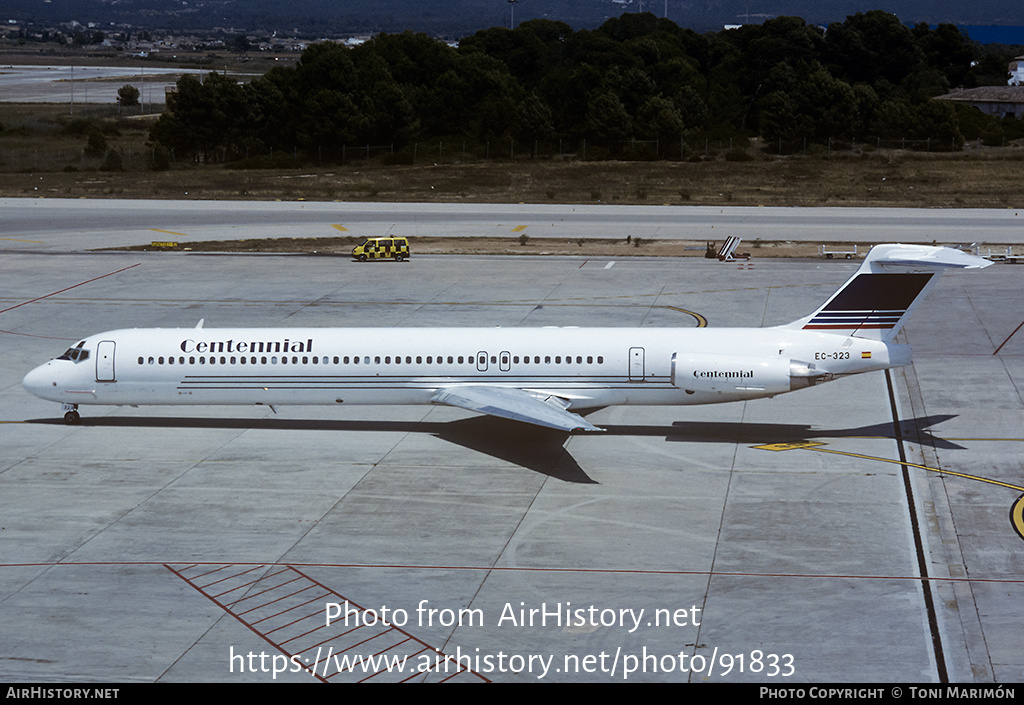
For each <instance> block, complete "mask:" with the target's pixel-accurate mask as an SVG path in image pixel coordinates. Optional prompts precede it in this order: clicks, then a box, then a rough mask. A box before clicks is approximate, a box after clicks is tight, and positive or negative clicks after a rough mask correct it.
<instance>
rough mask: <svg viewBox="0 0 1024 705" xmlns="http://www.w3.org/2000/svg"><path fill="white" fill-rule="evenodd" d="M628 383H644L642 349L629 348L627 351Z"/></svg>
mask: <svg viewBox="0 0 1024 705" xmlns="http://www.w3.org/2000/svg"><path fill="white" fill-rule="evenodd" d="M629 381H630V382H643V381H644V349H643V348H630V349H629Z"/></svg>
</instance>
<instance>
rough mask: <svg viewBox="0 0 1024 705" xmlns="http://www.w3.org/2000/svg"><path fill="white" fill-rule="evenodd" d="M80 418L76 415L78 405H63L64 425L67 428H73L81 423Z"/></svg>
mask: <svg viewBox="0 0 1024 705" xmlns="http://www.w3.org/2000/svg"><path fill="white" fill-rule="evenodd" d="M81 420H82V417H81V416H80V415H79V414H78V404H65V405H64V423H66V424H67V425H68V426H74V425H75V424H77V423H79V422H81Z"/></svg>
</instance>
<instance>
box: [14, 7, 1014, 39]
mask: <svg viewBox="0 0 1024 705" xmlns="http://www.w3.org/2000/svg"><path fill="white" fill-rule="evenodd" d="M877 9H881V10H886V11H888V12H893V13H895V14H897V15H898V16H899V18H900V19H901V20H902V21H903V22H904V23H907V24H916V23H920V22H924V23H927V24H932V25H935V24H939V23H950V24H956V25H1009V26H1013V25H1024V3H1021V2H1019V0H987V1H986V2H979V3H963V2H954V1H953V0H867V1H865V0H835V1H833V2H828V3H822V2H821V1H820V0H668V2H667V3H666V1H665V0H646V1H644V2H641V1H640V0H520V1H519V2H516V3H515V4H514V5H513V4H512V3H510V2H509V1H508V0H446V2H444V3H425V2H422V0H375V1H374V2H372V3H367V2H356V1H355V0H334V1H333V2H323V1H322V0H291V1H290V2H288V3H280V2H275V1H273V0H119V1H118V2H109V0H50V1H47V2H43V1H42V0H5V2H4V11H3V12H4V14H3V17H2V18H0V19H2V20H5V21H11V20H14V21H17V22H25V21H31V22H44V23H60V22H67V21H70V20H77V21H78V22H80V23H82V24H86V23H88V22H95V23H97V24H98V25H100V26H102V25H109V24H111V23H115V24H129V25H132V26H135V27H140V28H146V29H158V28H163V29H171V30H177V31H187V30H193V31H194V30H206V31H209V30H214V29H215V28H225V29H231V30H234V31H239V30H247V31H250V32H254V31H281V32H289V33H296V34H303V35H307V36H331V35H334V36H337V35H344V34H361V33H369V32H382V31H383V32H399V31H403V30H406V29H411V30H414V31H420V32H426V33H428V34H432V35H434V36H449V37H462V36H467V35H469V34H472V33H474V32H476V31H477V30H479V29H485V28H489V27H501V26H505V27H507V26H509V24H510V23H511V21H512V17H513V15H514V17H515V23H516V24H517V25H518V24H519V23H520V22H522V21H525V20H528V19H536V18H546V19H553V20H559V21H562V22H566V23H568V24H569V25H570V26H572V27H574V28H577V29H582V28H591V27H597V26H599V25H600V24H601V23H603V22H604V21H605V20H606V19H608V18H610V17H618V16H619V15H621V14H622V13H624V12H640V11H641V10H643V11H647V12H652V13H654V14H656V15H657V16H659V17H661V16H665V15H666V12H667V16H668V18H669V19H670V20H672V21H673V22H675V23H676V24H678V25H680V26H682V27H688V28H691V29H696V30H698V31H705V30H718V29H721V28H722V26H723V25H727V24H740V23H743V22H753V23H755V24H760V23H761V22H763V21H764V20H766V19H769V18H771V17H776V16H780V15H789V16H796V17H802V18H804V19H805V20H807V21H808V22H810V23H814V24H827V23H830V22H836V21H842V20H843V19H845V18H846V16H847V15H852V14H855V13H857V12H866V11H869V10H877Z"/></svg>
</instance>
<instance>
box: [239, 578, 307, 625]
mask: <svg viewBox="0 0 1024 705" xmlns="http://www.w3.org/2000/svg"><path fill="white" fill-rule="evenodd" d="M289 582H290V581H289ZM315 587H316V585H307V586H306V587H304V588H302V589H301V590H296V591H295V592H290V593H288V594H287V595H282V596H281V597H279V598H277V599H276V600H271V601H270V602H264V603H263V604H262V605H257V606H256V607H251V608H249V609H247V610H246V611H245V612H241V613H240V614H249V613H250V612H253V611H254V610H258V609H262V608H264V607H269V606H270V605H272V604H274V603H275V602H280V601H281V600H287V599H288V598H289V597H295V596H296V595H299V594H302V593H304V592H306V590H312V589H313V588H315ZM239 602H241V600H239ZM293 609H295V608H294V607H289V608H288V609H287V610H281V611H280V612H278V613H277V614H284V613H285V612H288V611H289V610H293ZM277 614H272V615H270V616H271V617H276V616H277ZM269 618H270V617H264V618H263V619H260V620H258V621H259V622H262V621H263V620H264V619H269ZM253 624H257V622H253Z"/></svg>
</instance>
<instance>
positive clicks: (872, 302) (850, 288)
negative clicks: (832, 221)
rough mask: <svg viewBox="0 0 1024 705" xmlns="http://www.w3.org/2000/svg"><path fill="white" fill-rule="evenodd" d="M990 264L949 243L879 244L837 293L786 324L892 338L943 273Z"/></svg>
mask: <svg viewBox="0 0 1024 705" xmlns="http://www.w3.org/2000/svg"><path fill="white" fill-rule="evenodd" d="M990 264H992V263H991V262H989V261H988V260H986V259H984V258H982V257H976V256H974V255H971V254H968V253H966V252H963V251H961V250H954V249H952V248H949V247H932V246H929V245H898V244H896V245H876V246H875V247H873V248H871V251H870V252H869V253H868V255H867V257H865V258H864V262H863V264H861V266H860V268H859V269H858V270H857V272H856V273H855V274H854V275H853V277H851V278H850V280H849V281H847V282H846V284H844V285H843V287H842V288H841V289H839V291H837V292H836V293H835V294H833V295H832V298H830V299H829V300H828V301H826V302H825V303H824V304H823V305H822V306H821V308H819V309H818V310H817V311H815V312H814V313H812V314H811V315H810V316H807V317H805V318H801V319H800V320H798V321H794V322H793V323H790V324H789V325H788V326H786V327H787V328H798V329H801V330H816V331H822V332H825V333H835V334H837V335H848V336H854V337H857V338H868V339H873V340H883V341H890V340H892V339H893V338H894V337H895V336H896V333H898V332H899V330H900V329H901V328H902V327H903V324H904V323H905V322H906V319H907V316H908V315H909V313H910V311H911V310H913V308H914V307H915V306H916V305H917V304H919V303H920V302H921V300H922V299H924V297H925V295H926V294H927V293H928V291H929V290H931V288H932V287H933V286H934V285H935V283H936V282H937V281H938V278H939V276H940V275H941V274H942V273H943V272H945V271H948V270H951V269H980V268H982V267H987V266H989V265H990Z"/></svg>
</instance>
